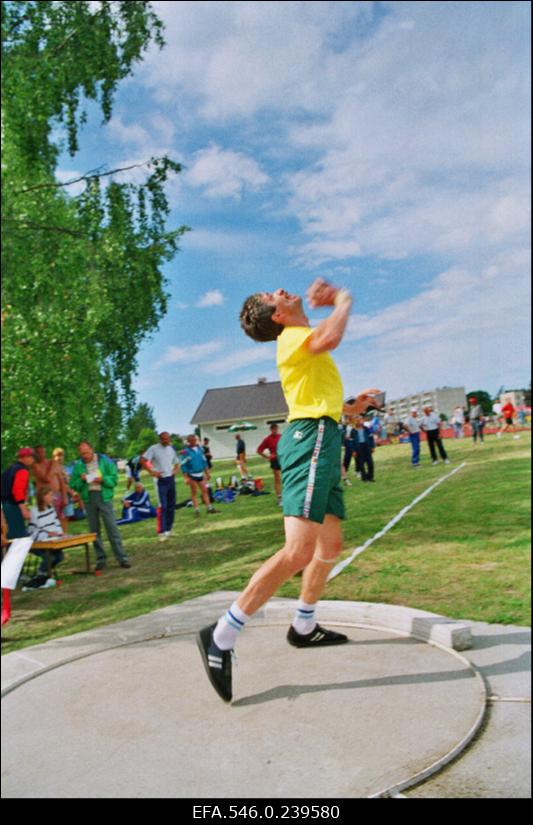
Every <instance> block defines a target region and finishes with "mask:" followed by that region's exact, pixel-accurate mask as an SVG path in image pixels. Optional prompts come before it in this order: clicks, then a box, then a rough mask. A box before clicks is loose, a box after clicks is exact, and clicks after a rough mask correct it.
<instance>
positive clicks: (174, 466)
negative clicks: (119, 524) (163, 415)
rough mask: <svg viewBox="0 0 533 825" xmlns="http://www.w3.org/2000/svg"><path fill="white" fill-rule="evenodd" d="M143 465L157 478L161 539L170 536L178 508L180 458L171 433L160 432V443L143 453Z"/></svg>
mask: <svg viewBox="0 0 533 825" xmlns="http://www.w3.org/2000/svg"><path fill="white" fill-rule="evenodd" d="M140 460H141V466H142V467H144V468H145V469H146V470H148V472H149V473H150V475H152V476H153V477H154V478H156V479H157V494H158V496H159V505H160V507H161V520H160V530H159V541H165V539H167V538H168V537H169V536H170V532H171V530H172V525H173V524H174V510H175V508H176V478H175V477H176V473H177V472H178V470H179V466H180V463H179V459H178V456H177V455H176V450H175V449H174V447H173V446H172V443H171V441H170V433H167V432H162V433H159V444H152V446H151V447H148V449H147V450H145V451H144V453H143V454H142V455H141V459H140Z"/></svg>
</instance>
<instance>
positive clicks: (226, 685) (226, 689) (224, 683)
mask: <svg viewBox="0 0 533 825" xmlns="http://www.w3.org/2000/svg"><path fill="white" fill-rule="evenodd" d="M215 627H216V623H215V624H212V625H209V626H208V627H204V628H203V629H202V630H200V632H199V633H197V634H196V642H197V644H198V648H199V650H200V654H201V656H202V661H203V663H204V667H205V671H206V673H207V675H208V677H209V681H210V682H211V684H212V685H213V687H214V688H215V690H216V692H217V693H218V695H219V696H220V697H221V698H222V699H223V700H224V701H225V702H231V699H232V695H231V650H220V648H219V647H217V646H216V644H215V643H214V641H213V630H214V629H215Z"/></svg>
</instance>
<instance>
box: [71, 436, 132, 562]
mask: <svg viewBox="0 0 533 825" xmlns="http://www.w3.org/2000/svg"><path fill="white" fill-rule="evenodd" d="M78 452H79V454H80V460H79V461H76V463H75V465H74V469H73V471H72V475H71V477H70V486H71V487H72V489H73V490H76V492H77V493H80V495H81V497H82V499H83V501H84V503H85V508H86V510H87V517H88V519H89V529H90V531H91V533H96V541H95V543H94V550H95V553H96V569H97V570H103V569H104V567H105V566H106V555H105V552H104V545H103V544H102V538H101V534H100V514H102V518H103V520H104V524H105V529H106V533H107V537H108V539H109V541H110V542H111V548H112V550H113V553H114V554H115V556H116V558H117V561H118V563H119V564H120V566H121V567H131V564H130V563H129V561H128V557H127V555H126V553H125V552H124V548H123V546H122V539H121V538H120V532H119V529H118V527H117V525H116V522H115V513H114V510H113V493H114V491H115V487H116V485H117V481H118V473H117V468H116V466H115V464H114V462H113V461H111V459H110V458H107V457H106V456H104V455H98V454H97V453H95V451H94V450H93V448H92V446H91V444H89V442H88V441H81V442H80V444H78Z"/></svg>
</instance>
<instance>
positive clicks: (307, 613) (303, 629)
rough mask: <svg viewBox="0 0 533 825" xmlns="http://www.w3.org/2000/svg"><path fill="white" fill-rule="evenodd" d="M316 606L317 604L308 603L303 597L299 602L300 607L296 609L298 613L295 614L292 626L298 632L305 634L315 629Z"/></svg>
mask: <svg viewBox="0 0 533 825" xmlns="http://www.w3.org/2000/svg"><path fill="white" fill-rule="evenodd" d="M315 607H316V604H306V602H303V601H302V600H301V599H300V601H299V602H298V607H297V609H296V615H295V616H294V619H293V622H292V626H293V627H294V629H295V630H296V632H297V633H300V634H301V635H302V636H305V635H307V633H311V631H312V630H314V627H315V625H316V621H315Z"/></svg>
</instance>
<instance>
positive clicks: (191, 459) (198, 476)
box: [179, 435, 218, 518]
mask: <svg viewBox="0 0 533 825" xmlns="http://www.w3.org/2000/svg"><path fill="white" fill-rule="evenodd" d="M179 460H180V466H181V472H182V473H183V478H184V480H185V484H188V485H189V487H190V488H191V500H192V504H193V507H194V514H195V516H196V518H198V517H199V516H200V508H199V507H198V500H197V498H196V492H197V490H198V488H200V493H201V496H202V500H203V502H204V504H205V506H206V507H207V513H208V515H212V514H213V513H217V512H218V510H215V508H214V507H213V505H212V504H211V502H210V501H209V493H208V491H207V485H206V480H209V478H210V477H211V476H210V474H209V466H208V462H207V458H206V457H205V453H204V451H203V449H202V447H201V446H200V445H199V444H198V439H197V437H196V436H195V435H188V436H187V446H186V447H185V449H184V450H181V452H180V454H179Z"/></svg>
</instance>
